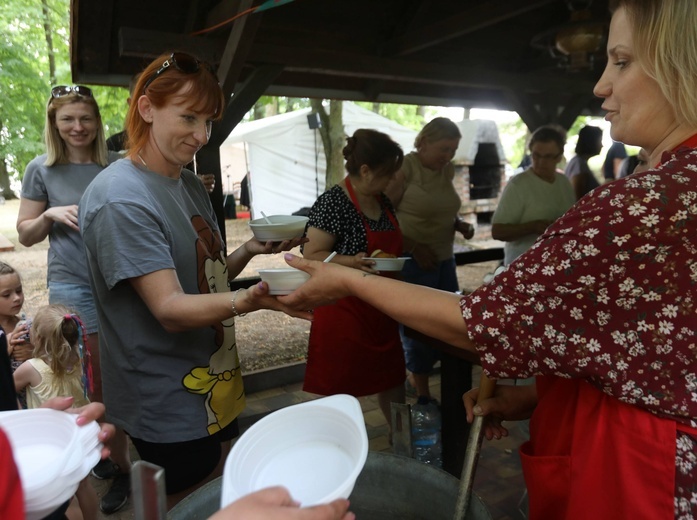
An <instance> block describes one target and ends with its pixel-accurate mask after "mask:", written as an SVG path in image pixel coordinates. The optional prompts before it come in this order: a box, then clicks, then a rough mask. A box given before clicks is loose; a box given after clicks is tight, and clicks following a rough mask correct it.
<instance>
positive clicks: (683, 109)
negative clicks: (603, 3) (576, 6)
mask: <svg viewBox="0 0 697 520" xmlns="http://www.w3.org/2000/svg"><path fill="white" fill-rule="evenodd" d="M621 7H622V8H624V9H625V10H626V13H627V19H628V21H629V24H630V25H631V27H632V38H633V43H634V49H635V52H636V57H637V60H638V62H639V63H640V64H641V66H642V67H643V69H644V70H645V72H646V74H648V75H649V77H651V78H653V79H654V80H655V81H656V82H657V83H658V85H659V87H660V88H661V92H662V93H663V95H664V96H665V98H666V99H667V100H668V102H669V103H670V104H671V105H672V106H673V108H674V110H675V115H676V117H677V118H678V120H680V121H684V122H685V123H687V124H688V125H690V126H697V2H695V0H612V1H611V2H610V9H611V11H613V12H614V11H616V10H617V9H619V8H621Z"/></svg>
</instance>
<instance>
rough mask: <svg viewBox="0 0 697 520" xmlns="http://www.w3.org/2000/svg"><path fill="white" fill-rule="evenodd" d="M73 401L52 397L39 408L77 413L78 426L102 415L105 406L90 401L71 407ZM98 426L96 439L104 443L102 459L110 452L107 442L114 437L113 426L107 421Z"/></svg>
mask: <svg viewBox="0 0 697 520" xmlns="http://www.w3.org/2000/svg"><path fill="white" fill-rule="evenodd" d="M74 402H75V399H73V398H72V397H54V398H53V399H49V400H48V401H45V402H44V403H43V404H42V405H41V408H52V409H53V410H62V411H66V412H69V413H74V414H77V420H76V422H77V425H78V426H84V425H86V424H88V423H91V422H92V421H97V420H99V419H100V418H103V417H104V411H105V408H104V405H103V404H102V403H90V404H88V405H85V406H82V407H80V408H72V406H73V403H74ZM100 426H101V429H100V430H99V433H98V434H97V439H98V440H99V442H101V443H102V444H103V445H104V447H103V448H102V459H105V458H107V457H108V456H109V454H110V453H111V450H109V447H108V442H109V440H110V439H111V438H113V437H114V431H115V428H114V425H113V424H108V423H102V424H101V425H100Z"/></svg>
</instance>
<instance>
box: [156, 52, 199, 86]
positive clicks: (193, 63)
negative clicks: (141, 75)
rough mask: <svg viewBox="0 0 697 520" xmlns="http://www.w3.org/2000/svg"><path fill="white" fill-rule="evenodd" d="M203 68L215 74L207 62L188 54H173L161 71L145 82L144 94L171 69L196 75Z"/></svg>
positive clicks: (158, 70)
mask: <svg viewBox="0 0 697 520" xmlns="http://www.w3.org/2000/svg"><path fill="white" fill-rule="evenodd" d="M201 66H204V67H206V68H207V69H208V72H210V73H211V74H213V69H212V68H211V66H210V65H208V64H207V63H206V62H203V61H199V60H197V59H196V58H194V57H193V56H191V55H190V54H186V53H184V52H173V53H172V54H170V56H169V58H167V59H166V60H165V62H164V63H163V64H162V66H161V67H160V68H159V69H157V71H156V72H155V74H153V75H152V76H150V79H148V81H146V82H145V86H144V87H143V92H145V91H146V90H147V89H148V87H149V86H150V84H151V83H152V82H153V81H155V80H156V79H157V78H159V77H160V76H161V75H162V73H163V72H165V71H166V70H167V69H169V68H170V67H174V68H175V69H177V70H178V71H180V72H183V73H184V74H195V73H196V72H198V71H199V69H200V68H201Z"/></svg>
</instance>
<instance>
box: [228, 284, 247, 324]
mask: <svg viewBox="0 0 697 520" xmlns="http://www.w3.org/2000/svg"><path fill="white" fill-rule="evenodd" d="M241 290H242V289H237V290H236V291H235V294H233V295H232V300H230V303H231V304H232V317H233V318H237V317H240V318H241V317H242V316H246V315H247V313H246V312H243V313H241V314H240V313H239V312H238V311H237V309H236V308H235V299H236V298H237V293H238V292H240V291H241Z"/></svg>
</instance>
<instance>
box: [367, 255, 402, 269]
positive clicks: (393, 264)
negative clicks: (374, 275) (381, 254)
mask: <svg viewBox="0 0 697 520" xmlns="http://www.w3.org/2000/svg"><path fill="white" fill-rule="evenodd" d="M371 260H375V266H374V267H373V269H375V270H376V271H401V270H402V267H404V262H406V261H407V260H409V257H408V256H400V257H399V258H371Z"/></svg>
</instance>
